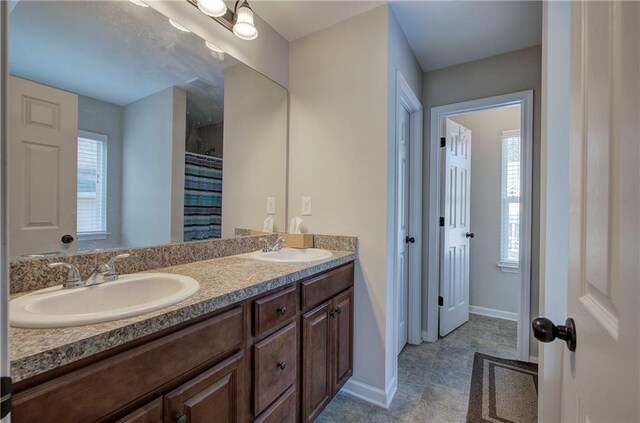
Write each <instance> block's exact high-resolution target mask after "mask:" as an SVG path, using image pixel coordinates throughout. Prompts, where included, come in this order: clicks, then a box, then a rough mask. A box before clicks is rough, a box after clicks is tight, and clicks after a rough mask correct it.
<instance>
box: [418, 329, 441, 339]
mask: <svg viewBox="0 0 640 423" xmlns="http://www.w3.org/2000/svg"><path fill="white" fill-rule="evenodd" d="M422 340H423V341H424V342H436V341H437V340H438V337H437V336H436V339H435V340H433V341H430V340H429V333H428V332H427V331H426V330H423V331H422Z"/></svg>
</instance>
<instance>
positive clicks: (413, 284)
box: [391, 71, 424, 361]
mask: <svg viewBox="0 0 640 423" xmlns="http://www.w3.org/2000/svg"><path fill="white" fill-rule="evenodd" d="M395 106H396V109H395V114H396V119H395V122H396V124H397V121H398V115H399V111H400V107H403V108H405V109H406V110H407V111H408V112H409V120H410V121H409V126H410V128H409V130H410V140H409V233H410V234H411V236H413V237H414V238H416V242H415V243H414V244H411V247H410V248H409V301H408V310H407V342H408V343H410V344H414V345H417V344H420V343H421V342H422V322H421V318H420V317H421V307H422V301H421V300H422V298H421V292H422V277H421V274H422V242H421V241H422V240H421V236H420V235H422V143H423V135H424V134H423V131H422V126H423V119H424V114H423V109H422V103H420V100H418V97H417V96H416V94H415V93H414V92H413V90H412V89H411V87H410V86H409V84H408V83H407V81H406V80H405V79H404V77H403V76H402V73H400V71H397V72H396V98H395ZM393 133H394V135H393V157H392V160H393V176H392V178H391V180H392V181H393V228H394V231H393V234H394V236H393V239H394V241H393V260H392V262H393V277H392V281H393V306H392V311H393V351H394V354H395V355H394V358H393V359H394V361H397V356H398V354H399V353H400V351H398V301H399V292H398V291H399V289H398V288H399V286H398V285H399V283H398V281H397V280H396V276H397V274H398V273H397V270H398V263H397V258H398V247H399V246H398V237H397V236H396V235H397V233H398V198H397V195H396V189H397V186H398V177H397V176H398V175H397V171H396V169H395V166H396V161H397V156H398V139H397V130H396V127H395V126H394V128H393Z"/></svg>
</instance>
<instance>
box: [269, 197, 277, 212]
mask: <svg viewBox="0 0 640 423" xmlns="http://www.w3.org/2000/svg"><path fill="white" fill-rule="evenodd" d="M267 214H276V197H267Z"/></svg>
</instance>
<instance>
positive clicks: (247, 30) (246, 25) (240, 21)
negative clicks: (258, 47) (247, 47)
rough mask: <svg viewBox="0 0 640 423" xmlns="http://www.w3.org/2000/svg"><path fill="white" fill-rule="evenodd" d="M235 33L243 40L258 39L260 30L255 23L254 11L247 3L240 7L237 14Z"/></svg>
mask: <svg viewBox="0 0 640 423" xmlns="http://www.w3.org/2000/svg"><path fill="white" fill-rule="evenodd" d="M233 33H234V34H236V36H237V37H238V38H242V39H243V40H255V39H256V38H258V30H257V29H256V26H255V25H254V23H253V10H251V8H250V7H249V5H248V4H247V2H246V1H245V2H243V3H242V4H241V5H240V7H239V8H238V10H237V12H236V23H235V24H234V25H233Z"/></svg>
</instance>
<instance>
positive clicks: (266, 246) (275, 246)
mask: <svg viewBox="0 0 640 423" xmlns="http://www.w3.org/2000/svg"><path fill="white" fill-rule="evenodd" d="M262 241H263V242H264V247H262V252H263V253H269V252H271V251H278V250H279V249H280V248H282V244H284V243H285V242H287V240H286V239H284V238H278V239H276V240H275V241H274V242H273V244H271V243H270V242H269V240H268V239H263V240H262Z"/></svg>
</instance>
